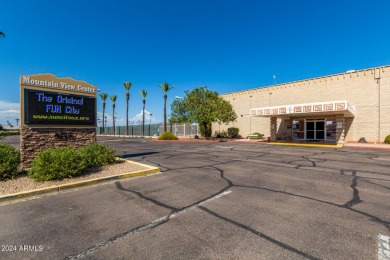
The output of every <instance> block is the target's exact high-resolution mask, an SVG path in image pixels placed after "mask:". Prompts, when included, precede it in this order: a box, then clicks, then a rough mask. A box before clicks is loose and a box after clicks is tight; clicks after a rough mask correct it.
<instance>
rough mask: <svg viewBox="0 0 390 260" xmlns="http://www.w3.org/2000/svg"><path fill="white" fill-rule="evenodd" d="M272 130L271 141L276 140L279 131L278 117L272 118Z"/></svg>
mask: <svg viewBox="0 0 390 260" xmlns="http://www.w3.org/2000/svg"><path fill="white" fill-rule="evenodd" d="M270 130H271V142H276V133H277V130H278V129H277V118H276V117H271V118H270Z"/></svg>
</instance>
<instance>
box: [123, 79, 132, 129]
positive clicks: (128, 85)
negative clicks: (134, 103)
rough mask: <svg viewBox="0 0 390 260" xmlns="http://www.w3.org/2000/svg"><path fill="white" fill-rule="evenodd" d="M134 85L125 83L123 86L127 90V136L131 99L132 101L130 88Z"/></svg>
mask: <svg viewBox="0 0 390 260" xmlns="http://www.w3.org/2000/svg"><path fill="white" fill-rule="evenodd" d="M132 84H133V83H131V82H130V81H129V82H123V86H124V87H125V89H126V134H127V135H129V99H130V88H131V85H132Z"/></svg>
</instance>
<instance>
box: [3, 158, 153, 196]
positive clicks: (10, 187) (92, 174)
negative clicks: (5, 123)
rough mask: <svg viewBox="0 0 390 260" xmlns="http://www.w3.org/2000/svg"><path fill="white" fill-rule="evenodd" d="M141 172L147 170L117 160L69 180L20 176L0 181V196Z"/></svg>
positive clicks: (137, 165)
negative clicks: (39, 180)
mask: <svg viewBox="0 0 390 260" xmlns="http://www.w3.org/2000/svg"><path fill="white" fill-rule="evenodd" d="M142 170H148V168H146V167H143V166H141V165H139V164H135V163H131V162H129V161H127V162H126V161H125V160H119V161H118V162H117V163H115V164H111V165H107V166H104V167H100V168H96V169H89V170H87V171H86V173H85V174H83V175H81V176H78V177H75V178H69V179H62V180H55V181H42V182H38V181H35V180H34V179H32V178H29V177H27V176H21V177H19V178H15V179H12V180H6V181H1V182H0V196H3V195H9V194H13V193H18V192H23V191H29V190H35V189H41V188H47V187H51V186H58V185H61V184H69V183H74V182H79V181H85V180H91V179H97V178H102V177H109V176H115V175H118V174H125V173H129V172H136V171H142Z"/></svg>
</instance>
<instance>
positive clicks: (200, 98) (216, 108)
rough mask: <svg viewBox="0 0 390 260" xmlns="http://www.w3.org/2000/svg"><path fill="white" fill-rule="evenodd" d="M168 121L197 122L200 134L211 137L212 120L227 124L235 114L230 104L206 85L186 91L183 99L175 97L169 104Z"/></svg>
mask: <svg viewBox="0 0 390 260" xmlns="http://www.w3.org/2000/svg"><path fill="white" fill-rule="evenodd" d="M171 111H172V114H171V118H170V123H195V122H196V123H198V124H199V130H200V133H201V135H202V136H205V137H211V125H212V123H214V122H218V121H220V122H222V123H224V124H227V123H229V122H232V121H235V120H236V119H237V115H236V113H235V112H234V110H233V107H232V105H231V104H230V103H229V102H228V101H227V100H225V99H223V98H222V97H220V96H219V94H218V93H217V92H216V91H212V90H208V89H207V87H198V88H195V89H193V90H191V91H186V96H185V97H184V99H176V100H174V101H173V103H172V105H171Z"/></svg>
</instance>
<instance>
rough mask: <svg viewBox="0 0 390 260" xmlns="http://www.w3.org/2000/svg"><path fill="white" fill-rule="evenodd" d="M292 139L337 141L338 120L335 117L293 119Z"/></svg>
mask: <svg viewBox="0 0 390 260" xmlns="http://www.w3.org/2000/svg"><path fill="white" fill-rule="evenodd" d="M292 139H293V140H319V141H330V142H332V141H336V121H335V120H334V119H333V118H320V119H295V120H292Z"/></svg>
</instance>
